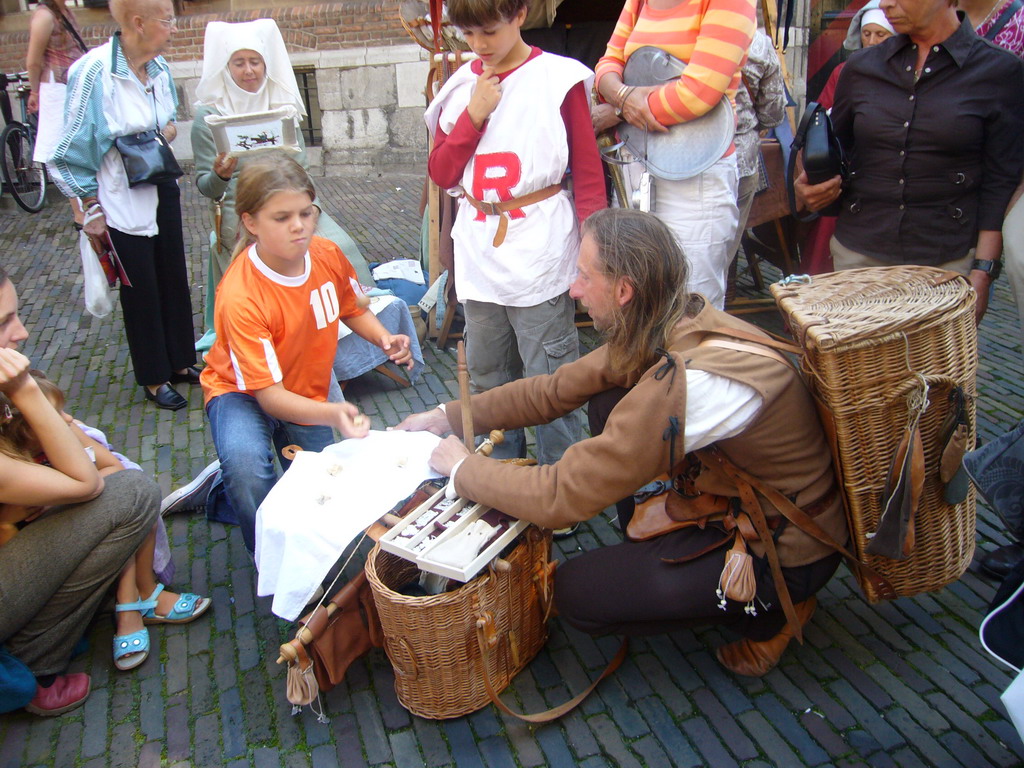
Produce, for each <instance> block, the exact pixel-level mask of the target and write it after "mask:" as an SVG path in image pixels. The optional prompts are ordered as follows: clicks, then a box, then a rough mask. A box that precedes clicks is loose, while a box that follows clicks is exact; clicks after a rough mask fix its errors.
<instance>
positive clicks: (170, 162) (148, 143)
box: [114, 94, 185, 189]
mask: <svg viewBox="0 0 1024 768" xmlns="http://www.w3.org/2000/svg"><path fill="white" fill-rule="evenodd" d="M153 114H154V116H155V115H156V94H153ZM155 122H156V123H157V127H155V128H153V129H152V130H149V131H143V132H142V133H132V134H129V135H127V136H118V137H117V138H116V139H114V146H115V147H117V151H118V152H119V153H120V154H121V161H122V162H123V163H124V172H125V175H126V176H127V177H128V186H129V187H131V188H133V189H134V188H135V187H137V186H139V185H140V184H161V183H163V182H165V181H174V180H175V179H177V178H179V177H181V176H184V175H185V172H184V171H183V170H181V166H180V165H178V161H177V160H176V159H175V157H174V153H173V152H172V151H171V146H170V144H168V143H167V139H166V138H164V135H163V134H162V133H161V132H160V126H159V122H160V121H159V120H158V119H156V120H155Z"/></svg>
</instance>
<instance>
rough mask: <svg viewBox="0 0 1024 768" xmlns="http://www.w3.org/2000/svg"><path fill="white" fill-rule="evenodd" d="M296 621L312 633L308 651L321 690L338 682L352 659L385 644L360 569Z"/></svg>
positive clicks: (367, 585)
mask: <svg viewBox="0 0 1024 768" xmlns="http://www.w3.org/2000/svg"><path fill="white" fill-rule="evenodd" d="M329 606H333V607H329ZM299 624H301V625H302V626H304V627H305V628H306V629H307V630H308V631H309V632H310V634H312V636H313V640H312V641H311V642H310V643H308V645H307V650H308V651H309V655H310V657H311V658H312V660H313V671H314V673H315V674H316V681H317V683H318V684H319V686H320V690H322V691H329V690H331V689H332V688H333V687H334V686H336V685H337V684H338V683H340V682H341V681H342V680H343V679H344V677H345V672H347V671H348V668H349V666H351V664H352V662H354V661H355V660H356V659H358V658H359V657H360V656H362V655H363V654H365V653H366V652H367V651H369V650H370V649H371V648H380V647H381V646H382V645H383V644H384V633H383V630H382V629H381V626H380V617H379V616H378V615H377V606H376V605H375V604H374V602H373V592H372V591H371V590H370V583H369V582H368V581H367V580H366V573H365V571H359V573H358V574H356V576H355V577H354V578H353V579H352V580H351V581H350V582H349V583H348V584H346V585H345V586H344V587H343V588H342V589H341V590H340V591H339V592H338V594H336V595H335V596H334V597H333V598H331V600H330V601H328V602H327V603H325V604H324V605H322V606H318V607H317V608H316V609H315V610H314V611H313V612H312V613H309V614H307V615H306V616H303V617H302V618H301V619H299ZM292 642H296V641H294V640H293V641H292Z"/></svg>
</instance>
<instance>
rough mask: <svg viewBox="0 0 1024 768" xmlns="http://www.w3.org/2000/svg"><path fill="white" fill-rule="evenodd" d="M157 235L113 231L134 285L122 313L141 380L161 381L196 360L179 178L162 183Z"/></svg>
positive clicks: (125, 297) (137, 377)
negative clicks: (177, 180) (145, 235)
mask: <svg viewBox="0 0 1024 768" xmlns="http://www.w3.org/2000/svg"><path fill="white" fill-rule="evenodd" d="M157 194H158V203H157V209H156V223H157V228H158V229H159V234H157V235H155V236H154V237H140V236H138V235H126V234H125V233H124V232H119V231H118V230H116V229H110V230H109V232H110V240H111V242H112V243H113V244H114V249H115V250H116V251H117V255H118V256H119V257H120V258H121V263H122V264H124V271H125V274H127V275H128V279H129V280H130V281H131V283H132V287H131V288H127V287H125V286H122V287H121V312H122V313H123V315H124V329H125V334H126V335H127V336H128V352H129V354H131V358H132V367H133V368H134V369H135V381H136V382H137V383H139V384H141V385H147V384H148V385H151V386H152V385H156V384H162V383H164V382H165V381H167V380H168V379H169V378H170V376H171V373H172V372H173V371H178V370H181V369H182V368H187V367H188V366H190V365H193V364H194V363H195V361H196V350H195V330H194V328H193V325H192V296H191V291H190V287H189V282H188V271H187V270H186V268H185V240H184V236H183V235H182V231H181V192H180V191H179V189H178V185H177V183H175V182H173V181H172V182H168V183H165V184H160V185H159V186H158V187H157Z"/></svg>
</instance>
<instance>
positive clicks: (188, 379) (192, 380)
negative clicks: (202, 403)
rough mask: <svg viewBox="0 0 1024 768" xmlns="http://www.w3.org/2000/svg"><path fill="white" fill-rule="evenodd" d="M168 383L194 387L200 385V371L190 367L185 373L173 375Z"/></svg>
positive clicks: (192, 366)
mask: <svg viewBox="0 0 1024 768" xmlns="http://www.w3.org/2000/svg"><path fill="white" fill-rule="evenodd" d="M168 381H169V382H171V384H192V385H193V386H194V385H196V384H198V383H199V369H198V368H196V367H195V366H194V365H190V366H189V367H188V368H186V369H185V372H184V373H172V374H171V378H169V379H168Z"/></svg>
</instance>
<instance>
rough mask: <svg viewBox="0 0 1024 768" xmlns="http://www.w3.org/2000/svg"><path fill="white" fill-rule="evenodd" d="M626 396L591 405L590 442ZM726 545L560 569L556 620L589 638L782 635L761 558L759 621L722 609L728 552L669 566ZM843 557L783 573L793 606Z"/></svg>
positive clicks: (689, 543) (624, 548) (624, 504)
mask: <svg viewBox="0 0 1024 768" xmlns="http://www.w3.org/2000/svg"><path fill="white" fill-rule="evenodd" d="M624 394H625V390H612V391H610V392H604V393H602V394H601V395H598V396H597V397H595V398H594V399H593V400H591V401H590V404H589V407H588V410H589V417H590V421H591V423H590V429H591V434H599V433H600V432H601V431H602V430H603V429H604V424H605V421H606V420H607V417H608V414H609V413H611V410H612V408H614V406H615V403H617V402H618V401H619V399H621V398H622V396H623V395H624ZM616 506H617V508H618V511H619V524H620V525H621V526H622V528H623V530H625V526H626V525H627V524H628V522H629V518H630V517H631V516H632V513H633V500H632V498H630V499H624V500H622V501H620V502H619V503H618V504H617V505H616ZM722 537H723V532H722V530H721V529H719V528H717V527H716V526H713V525H709V526H708V527H707V528H705V529H703V530H701V529H700V528H688V529H683V530H680V531H675V532H673V533H669V534H666V535H664V536H659V537H657V538H655V539H651V540H649V541H644V542H632V541H628V540H627V541H624V542H623V543H622V544H614V545H612V546H607V547H601V548H599V549H596V550H591V551H589V552H584V553H583V554H580V555H578V556H576V557H574V558H572V559H571V560H569V561H568V562H566V563H563V564H562V565H560V566H559V567H558V572H557V577H556V579H557V581H556V588H555V604H556V605H557V607H558V612H559V615H560V616H561V617H562V618H563V619H565V620H566V621H567V622H569V624H571V625H572V626H574V627H576V628H577V629H579V630H581V631H583V632H587V633H589V634H592V635H606V634H622V635H633V636H639V635H655V634H662V633H665V632H674V631H676V630H679V629H689V628H693V627H699V626H708V625H712V624H717V625H725V626H728V627H730V628H731V629H733V630H734V631H736V632H738V633H739V634H741V635H743V636H744V637H748V638H750V639H752V640H767V639H769V638H770V637H773V636H774V635H776V634H777V633H778V632H779V631H780V630H781V629H782V627H783V626H784V625H785V623H786V617H785V615H784V614H783V612H782V607H781V605H780V603H779V600H778V593H777V592H776V589H775V584H774V583H773V581H772V576H771V572H770V570H769V568H768V563H767V561H766V560H765V559H764V558H756V557H755V558H754V571H755V573H756V575H757V597H756V598H755V600H754V608H755V610H756V611H757V613H756V614H755V615H752V614H749V613H747V612H746V611H745V610H744V609H745V605H743V604H741V603H737V602H735V601H732V600H729V601H727V603H726V606H725V608H724V610H723V609H722V608H719V602H720V601H719V598H718V596H717V595H716V594H715V590H716V589H717V588H718V583H719V578H720V577H721V575H722V568H723V567H724V565H725V557H726V553H727V552H728V547H721V548H719V549H716V550H714V551H712V552H709V553H708V554H706V555H703V556H701V557H698V558H696V559H694V560H691V561H688V562H685V563H678V564H673V563H667V562H665V560H671V559H676V558H679V557H682V556H685V555H687V554H689V553H694V552H698V551H700V550H702V549H704V547H705V546H707V545H709V544H710V543H712V542H714V541H718V540H720V539H721V538H722ZM840 557H841V556H840V555H839V554H838V553H834V554H832V555H829V556H827V557H825V558H823V559H821V560H818V561H817V562H814V563H811V564H809V565H805V566H800V567H796V568H783V569H782V570H783V576H784V578H785V580H786V585H787V586H788V587H789V594H790V597H791V598H792V599H793V602H794V603H799V602H802V601H804V600H806V599H807V598H809V597H810V596H811V595H813V594H815V593H816V592H817V591H818V590H820V589H821V588H822V587H823V586H825V584H826V583H827V582H828V580H829V579H830V578H831V577H832V575H833V574H834V573H835V571H836V568H838V567H839V559H840Z"/></svg>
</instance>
